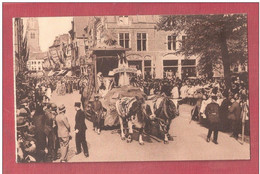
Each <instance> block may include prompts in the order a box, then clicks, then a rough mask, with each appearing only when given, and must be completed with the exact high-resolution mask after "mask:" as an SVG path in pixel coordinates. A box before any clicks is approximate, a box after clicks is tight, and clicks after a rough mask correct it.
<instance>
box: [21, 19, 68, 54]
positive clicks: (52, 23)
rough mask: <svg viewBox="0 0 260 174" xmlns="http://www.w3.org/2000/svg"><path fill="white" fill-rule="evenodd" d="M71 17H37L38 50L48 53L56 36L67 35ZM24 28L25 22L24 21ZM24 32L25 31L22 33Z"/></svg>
mask: <svg viewBox="0 0 260 174" xmlns="http://www.w3.org/2000/svg"><path fill="white" fill-rule="evenodd" d="M72 20H73V17H39V18H38V23H39V32H40V34H39V35H40V36H39V37H40V38H39V42H40V48H41V50H42V51H48V48H49V46H51V45H52V44H53V41H54V39H55V37H56V36H58V35H61V34H65V33H68V32H69V30H71V28H72V25H71V21H72ZM24 24H25V28H26V20H24ZM24 32H25V31H24Z"/></svg>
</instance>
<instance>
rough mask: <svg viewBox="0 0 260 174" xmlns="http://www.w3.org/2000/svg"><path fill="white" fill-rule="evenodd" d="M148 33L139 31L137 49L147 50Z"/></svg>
mask: <svg viewBox="0 0 260 174" xmlns="http://www.w3.org/2000/svg"><path fill="white" fill-rule="evenodd" d="M146 41H147V34H146V33H137V51H146Z"/></svg>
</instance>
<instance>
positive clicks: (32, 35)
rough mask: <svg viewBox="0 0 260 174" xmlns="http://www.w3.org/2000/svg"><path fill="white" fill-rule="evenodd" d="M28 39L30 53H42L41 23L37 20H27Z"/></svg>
mask: <svg viewBox="0 0 260 174" xmlns="http://www.w3.org/2000/svg"><path fill="white" fill-rule="evenodd" d="M26 38H27V44H28V48H29V49H30V53H39V52H41V49H40V44H39V23H38V19H37V18H29V19H28V20H27V27H26Z"/></svg>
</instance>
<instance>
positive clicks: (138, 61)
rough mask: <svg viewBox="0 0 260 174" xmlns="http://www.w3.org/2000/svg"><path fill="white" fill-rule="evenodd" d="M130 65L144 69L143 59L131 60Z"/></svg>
mask: <svg viewBox="0 0 260 174" xmlns="http://www.w3.org/2000/svg"><path fill="white" fill-rule="evenodd" d="M128 65H129V67H131V68H136V69H137V70H141V71H142V61H141V60H129V61H128Z"/></svg>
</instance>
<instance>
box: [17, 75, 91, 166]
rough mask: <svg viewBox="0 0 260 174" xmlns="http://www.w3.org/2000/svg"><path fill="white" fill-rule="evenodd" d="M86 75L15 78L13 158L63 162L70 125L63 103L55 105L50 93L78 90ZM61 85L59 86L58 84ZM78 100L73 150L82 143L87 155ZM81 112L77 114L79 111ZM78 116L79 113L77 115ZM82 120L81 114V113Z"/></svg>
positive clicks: (19, 160)
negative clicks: (15, 131) (15, 128)
mask: <svg viewBox="0 0 260 174" xmlns="http://www.w3.org/2000/svg"><path fill="white" fill-rule="evenodd" d="M85 81H86V78H85V77H81V78H73V79H72V78H69V77H55V78H54V77H45V78H38V79H36V78H32V77H29V76H19V75H18V76H17V78H16V86H17V87H16V90H17V91H16V102H17V104H16V124H17V125H16V127H17V146H16V147H17V161H18V162H52V161H55V160H57V159H60V162H66V161H67V158H68V145H69V141H70V140H71V136H70V131H71V130H70V125H69V122H68V119H67V117H66V108H65V106H64V105H61V106H59V107H57V106H56V104H55V103H51V102H50V101H51V98H52V94H53V92H56V93H57V95H65V94H66V93H72V92H73V91H75V90H79V89H80V88H81V87H82V86H83V85H84V84H85ZM60 84H61V85H60ZM80 108H81V103H75V109H76V111H77V115H76V125H75V132H77V135H79V136H76V145H77V153H80V151H79V144H82V146H83V149H84V155H85V156H86V157H88V150H87V147H86V146H85V144H86V143H85V142H84V140H85V137H84V138H82V137H83V136H84V133H85V131H84V130H83V129H84V127H85V126H84V125H83V124H85V122H82V112H83V111H82V110H81V109H80ZM80 113H81V114H80ZM78 115H80V116H78ZM84 119H85V116H84Z"/></svg>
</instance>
